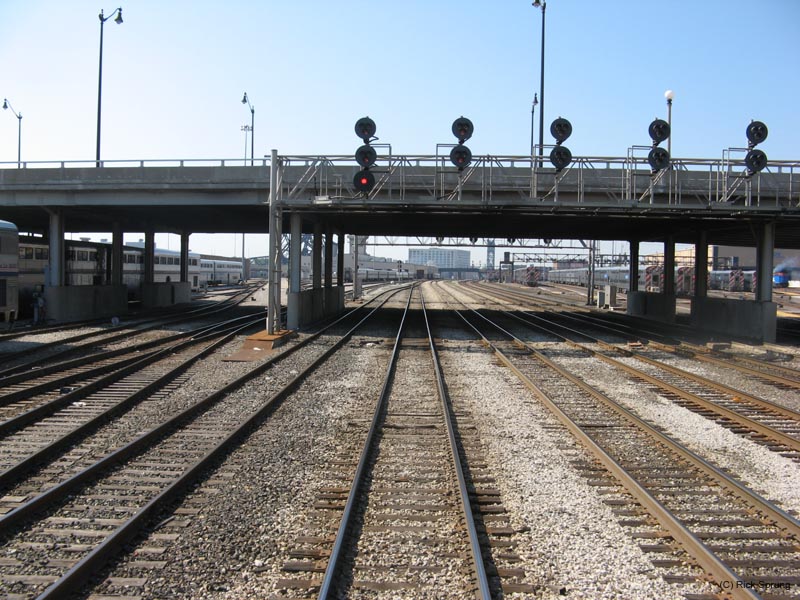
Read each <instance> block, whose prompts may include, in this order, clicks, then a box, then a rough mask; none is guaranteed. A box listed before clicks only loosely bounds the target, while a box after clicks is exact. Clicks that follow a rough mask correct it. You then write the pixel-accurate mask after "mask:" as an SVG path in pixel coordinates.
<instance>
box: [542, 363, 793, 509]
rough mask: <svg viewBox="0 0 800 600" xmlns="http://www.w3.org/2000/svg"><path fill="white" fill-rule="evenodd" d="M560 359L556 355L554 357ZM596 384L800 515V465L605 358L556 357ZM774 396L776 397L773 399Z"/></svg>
mask: <svg viewBox="0 0 800 600" xmlns="http://www.w3.org/2000/svg"><path fill="white" fill-rule="evenodd" d="M554 358H555V357H554ZM556 360H557V362H559V363H560V364H563V365H564V366H566V367H567V368H569V369H570V370H572V371H574V372H575V373H576V374H578V375H579V376H580V377H581V378H582V379H583V380H584V381H586V382H587V383H589V384H590V385H593V386H597V387H598V388H599V389H600V390H601V391H603V392H604V393H605V394H606V395H608V396H610V397H611V398H613V399H614V400H617V401H618V402H620V403H621V404H622V405H623V406H625V407H626V408H629V409H631V410H633V411H634V412H635V413H636V414H638V415H639V416H640V417H642V418H643V419H644V420H646V421H648V422H651V423H654V424H656V425H657V426H659V427H661V428H663V429H664V432H665V433H666V434H667V435H669V436H671V437H673V438H675V439H676V440H678V441H680V442H681V443H683V444H686V445H687V446H688V447H689V448H691V449H692V450H693V451H694V452H696V453H698V454H699V455H700V456H702V457H703V458H705V459H707V460H709V461H710V462H711V463H713V464H715V465H716V466H718V467H721V468H723V469H726V470H728V471H730V473H731V474H732V475H734V476H735V477H736V478H737V479H740V480H741V481H742V482H744V483H745V484H746V485H748V486H749V487H751V488H752V489H754V490H756V491H758V492H759V493H761V494H762V495H763V496H764V497H766V498H767V499H769V500H771V501H773V502H775V503H777V504H778V505H779V506H782V507H783V508H784V509H785V510H793V511H796V514H800V486H798V485H797V482H798V481H800V465H799V464H798V463H796V462H794V461H792V460H790V459H788V458H784V457H782V456H780V454H777V453H775V452H772V451H770V450H768V449H767V448H766V447H764V446H762V445H760V444H756V443H755V442H752V441H750V440H747V439H744V438H742V437H741V436H739V435H736V434H735V433H733V432H732V431H730V430H729V429H726V428H725V427H722V426H721V425H718V424H717V423H716V422H714V421H712V420H709V419H706V418H704V417H702V416H701V415H699V414H697V413H694V412H692V411H690V410H687V409H685V408H682V407H680V406H678V405H676V404H674V403H673V402H671V401H670V400H668V399H666V398H664V397H662V396H661V395H659V394H658V393H657V392H655V391H653V390H651V389H649V388H648V387H647V386H643V385H637V384H635V383H633V382H631V381H629V380H628V379H627V378H626V377H623V376H621V375H620V372H619V371H618V370H616V369H614V368H613V367H611V366H610V365H607V364H606V363H601V362H600V361H586V360H585V359H556ZM769 399H772V398H769Z"/></svg>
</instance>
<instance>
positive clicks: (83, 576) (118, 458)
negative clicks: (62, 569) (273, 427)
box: [0, 290, 402, 600]
mask: <svg viewBox="0 0 800 600" xmlns="http://www.w3.org/2000/svg"><path fill="white" fill-rule="evenodd" d="M400 291H402V290H392V291H389V292H386V294H388V297H387V298H386V299H385V300H383V302H382V303H380V304H378V305H377V306H376V307H375V308H374V309H373V310H371V311H370V312H369V313H368V314H367V315H366V316H364V317H363V318H362V319H361V320H360V321H358V322H357V323H356V324H355V325H354V326H353V327H352V328H351V329H350V330H349V331H347V332H346V333H345V334H344V335H343V336H342V337H341V338H340V339H339V340H337V341H336V342H335V343H334V344H332V345H331V347H330V348H328V349H327V350H325V351H324V352H322V353H321V354H320V355H319V356H318V357H317V358H315V359H314V361H313V362H312V363H311V364H310V365H309V366H307V367H306V368H305V369H303V370H302V371H301V372H300V373H298V374H297V375H296V376H295V378H294V379H292V380H291V381H289V382H288V383H287V384H286V385H284V387H283V388H281V389H280V390H279V391H277V392H276V393H275V394H273V395H272V396H271V397H270V398H268V399H267V400H266V401H265V402H264V404H263V406H262V407H261V408H260V409H258V410H257V411H256V412H254V413H252V414H250V415H249V416H248V417H246V418H245V419H244V420H243V421H241V422H240V424H239V426H237V427H236V428H235V429H234V430H233V431H232V432H230V433H229V434H228V435H227V436H226V437H225V438H224V439H223V440H221V441H220V442H219V443H218V444H217V445H216V446H215V447H214V448H213V449H212V450H210V451H209V452H208V453H207V454H206V455H205V456H204V457H203V458H201V459H200V460H198V461H197V462H195V464H193V465H192V466H191V467H189V468H188V469H187V470H185V471H184V472H183V473H182V474H181V475H179V476H178V477H177V478H176V479H175V480H174V481H173V482H172V483H171V484H169V485H168V486H166V487H165V488H164V489H163V490H162V491H161V492H159V493H158V494H157V495H156V496H155V497H153V498H152V499H151V500H150V501H149V502H148V503H147V504H146V505H145V506H143V507H142V508H140V509H139V510H138V511H137V512H136V513H135V514H134V515H133V516H132V517H131V518H130V519H129V520H128V521H126V522H125V523H124V524H122V525H120V526H119V527H118V528H117V529H116V530H114V532H113V533H111V534H110V535H109V536H108V537H106V538H105V539H104V540H103V541H102V542H100V543H99V544H98V545H97V546H96V547H95V548H94V549H93V550H92V551H90V552H89V553H88V554H87V555H86V556H84V557H83V558H82V559H81V560H80V561H78V562H77V563H76V564H75V565H74V566H73V567H72V568H70V569H69V570H68V571H67V572H66V573H65V574H64V575H63V576H62V577H60V578H59V579H58V580H57V581H56V582H54V583H53V584H52V585H51V586H50V587H48V588H47V589H46V590H45V591H44V592H43V593H42V594H41V595H39V596H38V600H46V599H47V600H52V599H55V598H59V599H62V598H63V599H65V600H66V599H67V598H70V597H72V595H73V594H74V592H75V590H76V589H78V587H79V586H81V585H83V584H84V583H85V582H86V581H88V579H89V578H90V577H92V576H93V575H95V574H96V573H97V571H98V570H100V569H101V568H103V566H104V565H106V564H107V562H108V561H109V560H111V558H112V557H114V556H116V554H117V553H118V552H119V551H120V550H122V549H123V547H124V546H125V544H127V543H128V542H129V541H130V540H132V539H133V538H134V537H135V536H136V535H137V534H138V533H139V532H140V530H141V528H142V527H144V526H145V525H146V524H148V523H149V522H150V521H151V520H152V519H153V518H154V517H155V516H156V515H157V514H159V512H160V511H161V510H163V509H164V507H166V506H167V505H169V504H170V503H171V502H173V501H175V500H177V499H178V498H179V497H180V496H181V495H183V494H184V493H185V491H186V490H187V489H188V488H189V487H190V486H191V485H193V484H194V483H195V482H196V481H197V480H198V479H200V478H201V477H202V476H203V474H204V473H205V472H206V471H207V470H208V468H209V467H210V466H211V465H213V464H214V463H215V462H216V461H219V460H222V459H223V458H224V456H225V455H226V454H227V453H229V452H230V451H231V450H232V449H233V448H234V447H235V445H236V444H237V443H239V442H240V441H241V440H242V439H243V438H244V437H245V436H246V435H247V434H248V433H249V432H250V431H251V430H252V429H254V428H255V427H256V426H258V425H259V424H261V423H263V421H264V420H265V419H266V418H268V417H269V415H270V414H272V412H273V411H274V410H275V409H276V408H277V407H278V406H279V405H280V404H281V403H282V402H283V401H284V400H285V399H286V398H287V397H288V396H289V394H291V393H292V392H293V391H294V390H295V389H296V388H297V387H298V386H299V385H300V384H301V383H302V381H304V380H305V379H306V378H307V377H308V376H309V375H310V374H311V373H312V372H313V371H315V370H316V369H317V368H318V367H319V366H320V365H321V364H322V363H323V362H325V361H326V360H327V359H328V358H329V357H330V356H331V355H332V354H333V353H334V352H336V351H337V350H338V349H339V348H341V347H342V346H343V345H344V344H345V343H346V342H347V341H348V340H349V339H350V338H351V337H352V336H353V334H354V333H355V331H356V330H357V329H359V328H360V327H361V326H362V325H363V324H364V323H365V322H366V321H367V320H368V319H369V318H370V317H371V316H372V315H373V314H374V313H375V312H376V311H377V310H378V309H379V308H380V307H381V306H383V304H385V303H386V302H387V301H388V298H390V297H391V296H393V295H394V294H396V293H399V292H400ZM363 308H364V307H363V306H362V307H358V308H356V309H354V310H352V311H350V312H348V313H347V314H346V315H343V316H342V317H340V318H338V319H336V320H335V321H334V322H332V323H330V324H329V325H327V326H325V327H324V328H323V329H321V330H319V331H318V332H316V333H315V334H313V335H312V336H309V337H308V338H306V339H305V340H303V341H302V342H300V343H298V344H295V345H294V346H291V347H289V348H287V349H286V350H285V351H284V352H283V353H281V354H280V355H278V356H276V357H273V358H272V359H270V360H269V361H266V362H265V363H262V364H261V365H259V366H257V367H256V368H254V369H252V370H250V371H248V372H247V373H245V374H244V375H243V376H242V377H239V378H238V379H236V380H234V381H232V382H230V383H228V384H227V385H225V386H224V387H223V388H221V389H220V390H217V391H216V392H214V393H212V394H211V395H209V396H208V397H206V398H205V399H203V400H201V401H199V402H198V403H196V404H195V405H193V406H192V407H190V408H189V409H187V410H185V411H182V412H181V413H180V414H177V415H175V416H173V417H172V418H170V419H169V420H168V421H166V422H164V423H162V424H161V425H159V426H157V427H156V428H154V429H152V430H150V431H149V432H147V433H145V434H143V435H141V436H140V437H138V438H137V439H136V440H134V441H133V442H131V443H130V444H128V445H126V446H124V447H122V448H120V449H118V450H117V451H115V452H113V453H111V454H110V455H108V456H107V457H105V458H104V459H102V460H101V461H99V462H97V463H95V464H94V465H93V466H92V467H90V468H89V469H86V470H84V471H82V472H81V473H78V474H76V475H75V476H73V477H72V478H70V479H69V480H67V481H65V482H63V483H62V484H59V485H57V486H55V487H54V488H51V489H50V490H48V491H46V492H43V493H42V494H40V495H39V496H37V497H36V498H34V499H33V500H31V501H30V502H28V503H26V504H25V505H23V506H21V507H19V508H17V509H15V510H13V511H11V512H10V513H7V514H6V515H3V516H2V517H0V538H2V537H6V536H8V535H9V532H10V531H11V530H13V529H14V528H16V527H19V526H20V525H21V524H22V523H24V522H25V521H26V520H27V519H29V518H31V517H33V516H34V515H35V514H37V513H38V512H40V511H42V510H43V509H45V508H46V507H47V506H48V505H50V504H52V503H53V502H55V501H56V500H57V499H61V498H65V497H67V496H69V495H70V494H71V493H73V492H74V490H75V489H77V488H78V487H80V486H83V485H85V484H86V483H87V482H89V481H90V479H91V478H92V477H94V476H96V475H98V474H99V473H101V472H104V471H105V470H107V469H109V468H110V467H112V466H114V465H117V464H120V463H121V462H124V461H125V460H127V459H129V458H131V457H132V456H134V455H136V454H139V453H140V452H141V451H142V450H144V449H146V447H147V446H148V445H150V444H151V443H153V442H154V441H156V440H158V439H160V438H161V437H163V436H164V435H166V434H167V433H168V432H169V431H171V430H175V429H177V428H178V427H179V426H180V424H181V423H183V422H186V421H187V420H189V419H192V418H193V417H195V416H197V415H198V414H200V413H201V412H202V411H204V410H205V409H206V408H208V407H210V406H212V405H213V404H214V403H216V402H217V401H219V400H221V399H222V398H223V397H224V396H226V395H228V394H229V393H231V392H232V391H234V390H236V389H237V388H239V387H241V386H242V385H243V384H244V383H246V382H247V381H249V380H251V379H253V378H255V377H257V376H258V375H260V374H262V373H263V372H265V371H266V370H267V369H269V368H270V367H271V366H272V365H273V364H274V363H275V362H277V361H279V360H282V359H283V358H285V357H286V356H288V355H290V354H292V353H294V352H296V351H297V350H298V349H300V348H303V347H305V346H306V345H308V344H309V343H310V342H311V341H313V340H315V339H317V338H318V337H319V336H321V335H322V333H324V332H325V331H327V330H328V329H330V328H331V327H333V326H334V325H337V324H338V323H340V322H341V321H343V320H344V319H346V318H348V317H350V316H353V315H354V314H355V313H357V312H359V311H361V310H363Z"/></svg>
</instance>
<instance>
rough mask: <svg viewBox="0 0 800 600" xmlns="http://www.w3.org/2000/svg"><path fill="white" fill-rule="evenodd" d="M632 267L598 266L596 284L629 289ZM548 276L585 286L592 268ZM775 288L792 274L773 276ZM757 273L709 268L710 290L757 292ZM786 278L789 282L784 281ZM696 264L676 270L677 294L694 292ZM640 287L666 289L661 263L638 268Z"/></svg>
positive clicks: (782, 284)
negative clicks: (710, 269)
mask: <svg viewBox="0 0 800 600" xmlns="http://www.w3.org/2000/svg"><path fill="white" fill-rule="evenodd" d="M628 277H629V270H628V268H627V267H612V268H607V269H605V268H597V269H595V285H596V286H602V285H606V284H609V285H614V286H617V287H618V288H620V289H623V290H628V289H629V287H630V286H629V285H628ZM548 279H549V280H550V281H552V282H554V283H563V284H567V285H579V286H583V287H586V286H587V285H588V280H589V269H588V268H581V269H553V270H552V271H550V272H549V273H548ZM772 280H773V286H774V287H785V286H788V280H789V277H788V276H787V275H786V274H783V273H780V272H776V273H775V275H773V278H772ZM756 281H757V273H756V271H753V270H747V271H745V270H742V269H726V270H721V271H709V273H708V289H709V290H720V291H725V292H755V290H756ZM784 281H785V282H786V283H784ZM695 284H696V281H695V273H694V267H677V268H676V269H675V293H676V295H678V296H688V295H692V294H694V291H695ZM639 289H640V290H643V291H656V292H657V291H660V290H663V289H664V269H663V267H661V266H650V267H645V268H644V269H639Z"/></svg>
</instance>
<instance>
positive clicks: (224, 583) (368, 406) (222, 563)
mask: <svg viewBox="0 0 800 600" xmlns="http://www.w3.org/2000/svg"><path fill="white" fill-rule="evenodd" d="M387 360H388V350H386V349H385V348H384V346H383V345H382V344H380V343H378V342H376V341H374V340H371V339H360V338H359V339H356V340H354V341H353V342H352V349H351V350H348V351H347V352H346V353H345V354H344V355H339V354H338V353H337V355H335V356H334V357H332V358H331V359H330V360H329V361H328V362H326V363H325V364H324V365H322V367H321V368H320V369H319V370H318V372H317V375H316V376H315V377H314V382H315V383H311V384H305V385H303V386H301V388H300V390H299V391H298V393H297V394H296V395H295V396H293V397H292V398H291V400H290V401H288V402H286V403H285V404H284V405H282V406H281V407H280V408H279V409H278V410H277V411H276V412H275V413H274V414H273V416H272V417H271V418H270V419H269V420H268V421H267V423H266V424H265V425H264V426H262V427H261V428H260V429H259V430H258V431H257V432H255V433H254V434H253V435H252V436H251V437H250V438H249V439H248V441H247V442H246V443H245V444H244V445H243V446H242V447H241V448H239V449H238V450H237V451H235V452H234V453H233V454H232V455H231V456H230V457H229V458H228V459H227V460H226V461H225V463H224V464H223V465H222V466H221V467H220V469H219V470H218V471H216V472H215V473H214V474H213V475H212V476H211V478H210V479H209V480H207V481H205V482H204V483H203V484H201V486H200V487H199V488H198V490H197V491H196V492H195V493H193V494H192V495H191V496H189V497H188V498H187V499H186V500H185V501H184V502H183V503H182V508H183V509H184V510H186V511H190V512H191V511H196V514H193V515H192V517H191V518H190V519H189V520H188V523H187V524H186V526H185V527H180V528H172V529H170V528H168V527H167V528H162V529H161V530H158V531H156V532H155V533H154V534H153V535H151V536H150V538H148V539H147V540H145V541H143V542H142V543H141V544H140V545H139V546H138V548H137V550H136V551H135V553H134V555H133V557H132V558H129V559H127V560H126V561H125V563H124V565H123V567H122V568H120V569H117V570H116V572H115V574H114V576H115V577H116V576H127V577H142V576H145V577H147V583H146V584H145V585H144V587H143V588H141V589H139V590H137V593H140V594H143V595H144V596H145V597H147V598H167V597H169V598H198V597H203V598H211V597H214V598H264V597H269V596H270V594H273V593H277V592H278V591H279V590H280V589H281V588H280V583H279V582H280V580H281V579H284V578H287V577H288V576H289V574H287V573H286V572H284V571H283V570H282V567H283V565H284V563H285V562H286V561H287V560H289V559H290V556H289V552H290V551H291V550H293V549H295V547H296V546H297V539H298V537H300V536H301V535H304V534H305V535H318V534H319V532H318V531H314V530H311V531H309V530H308V529H307V527H308V525H309V523H311V522H312V521H313V519H312V518H311V517H310V516H309V513H310V512H313V504H314V500H315V497H316V494H317V493H318V491H319V490H320V488H322V487H325V486H330V485H342V481H341V480H340V479H338V478H337V473H338V472H337V471H336V470H335V469H334V470H332V469H330V465H329V463H328V461H329V459H330V457H331V456H336V455H337V454H338V453H340V452H341V449H340V446H341V444H340V442H339V438H340V437H341V436H342V432H343V431H345V430H347V429H348V428H349V427H352V423H353V421H354V420H355V421H358V420H359V419H361V418H363V416H364V415H368V414H370V413H371V411H372V409H373V407H374V402H375V400H376V398H377V395H378V392H379V391H380V384H381V383H382V377H383V371H382V369H380V368H379V367H378V366H377V365H378V364H379V363H380V362H382V361H387ZM354 373H360V375H359V376H358V377H356V376H354V375H353V374H354ZM321 381H324V382H325V385H320V382H321ZM359 427H360V425H359ZM232 507H235V509H234V510H233V511H232ZM163 533H172V534H175V533H176V534H177V537H175V538H174V539H173V538H171V537H170V538H168V539H164V538H162V537H159V534H163ZM153 548H166V550H164V551H162V552H163V554H158V556H162V557H163V558H167V559H168V560H167V562H166V564H164V565H163V566H161V567H160V568H159V569H158V570H153V569H142V568H141V567H138V566H137V565H136V563H137V562H139V561H141V560H143V559H144V558H146V557H147V556H152V553H151V551H152V550H153ZM163 558H162V560H163ZM110 591H116V592H119V589H118V588H114V587H113V586H111V588H110Z"/></svg>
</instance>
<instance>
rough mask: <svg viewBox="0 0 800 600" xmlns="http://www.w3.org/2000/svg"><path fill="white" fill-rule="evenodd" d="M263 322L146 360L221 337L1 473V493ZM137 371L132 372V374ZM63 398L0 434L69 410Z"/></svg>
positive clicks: (12, 421)
mask: <svg viewBox="0 0 800 600" xmlns="http://www.w3.org/2000/svg"><path fill="white" fill-rule="evenodd" d="M262 321H263V317H260V316H259V317H257V318H255V319H252V318H251V321H250V322H248V323H245V324H244V325H241V324H240V325H235V326H234V327H232V328H229V329H228V330H223V331H219V332H214V333H211V334H207V335H206V336H204V337H200V338H194V339H191V340H187V341H185V342H183V343H181V344H178V345H177V346H173V347H170V348H165V349H164V350H161V351H159V352H157V353H156V354H157V356H154V357H148V358H147V359H144V360H143V361H142V364H141V365H138V366H139V368H141V367H144V366H146V365H148V364H151V363H153V362H156V361H157V360H159V359H160V358H164V357H165V356H167V355H170V354H173V353H175V352H179V351H181V350H183V349H184V348H187V347H189V346H191V345H193V344H197V343H202V342H204V341H206V340H207V339H209V338H211V337H216V336H222V337H220V339H218V340H216V341H214V342H212V343H211V344H209V345H208V346H206V347H205V348H203V349H202V350H200V351H199V352H196V353H195V354H193V355H192V356H190V357H189V358H187V359H186V360H184V361H183V362H181V364H179V365H177V366H176V367H174V368H172V369H170V370H169V371H168V372H166V373H164V374H162V375H161V376H159V377H158V378H156V379H154V380H153V381H151V382H150V383H148V384H147V385H145V386H144V387H142V388H141V389H140V390H137V391H136V392H133V393H132V394H130V395H128V396H127V397H126V398H123V399H122V400H120V401H119V402H118V403H116V404H114V405H113V406H110V407H109V408H108V409H106V410H104V411H103V412H101V413H99V414H97V415H95V416H94V417H92V418H91V419H89V420H88V421H85V422H84V423H82V424H80V425H78V426H77V427H75V428H74V429H72V430H70V431H68V432H67V433H65V434H62V435H60V436H59V437H58V438H56V439H53V440H51V441H50V442H49V443H48V444H47V446H45V447H43V448H40V449H39V450H37V451H35V452H33V453H32V454H29V455H28V456H26V457H25V458H24V459H22V460H20V461H19V462H18V463H17V464H16V465H14V466H13V467H9V468H7V469H6V470H5V471H2V472H0V490H2V489H6V488H8V486H10V485H12V484H13V483H15V482H17V481H19V480H20V479H21V478H22V477H23V476H25V475H26V474H27V473H28V472H29V471H31V470H32V469H33V468H35V467H36V466H38V465H41V464H44V463H45V462H47V461H49V460H52V459H53V458H54V457H55V456H57V454H58V453H59V452H61V451H62V450H64V449H65V448H67V447H69V446H71V445H73V444H75V443H76V441H77V440H80V439H81V438H83V437H84V436H87V435H89V434H90V433H91V432H93V431H95V430H97V429H98V428H99V427H100V426H101V425H103V424H104V423H106V422H108V421H109V420H110V419H112V418H114V417H116V416H118V415H120V414H122V413H124V412H126V411H127V410H128V409H130V408H132V407H133V406H135V405H136V404H138V403H140V402H141V401H142V400H144V399H145V398H147V397H148V396H150V395H152V394H154V393H155V392H156V391H157V390H159V389H161V388H163V387H164V386H165V385H167V384H168V383H169V382H170V381H172V380H173V379H175V377H177V376H178V375H180V374H181V373H183V372H184V371H186V370H187V369H188V368H189V367H191V366H192V365H193V364H194V363H195V362H197V361H198V360H200V359H201V358H204V357H206V356H208V355H209V354H211V353H212V352H213V351H214V350H216V349H217V348H219V347H220V346H222V345H223V344H226V343H227V342H229V341H230V340H231V339H232V338H233V337H235V336H236V335H238V334H239V333H241V332H242V331H246V330H247V329H249V328H251V327H253V326H254V325H257V324H260V323H261V322H262ZM136 370H138V369H136ZM136 370H134V372H135V371H136ZM63 398H64V396H62V397H61V398H59V399H58V400H56V402H55V403H50V404H46V405H43V406H40V407H37V408H34V409H31V410H29V411H27V412H25V413H22V414H21V415H18V416H17V417H14V418H12V419H9V420H7V421H4V422H3V423H0V433H4V432H5V431H8V430H11V429H19V428H20V427H23V426H24V425H27V424H28V423H30V422H31V421H34V420H36V419H38V418H41V417H42V416H44V415H49V414H53V413H55V412H56V411H57V410H59V409H60V408H63V407H65V406H68V405H69V404H71V403H72V400H71V399H68V400H64V399H63ZM56 403H57V405H56Z"/></svg>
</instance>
